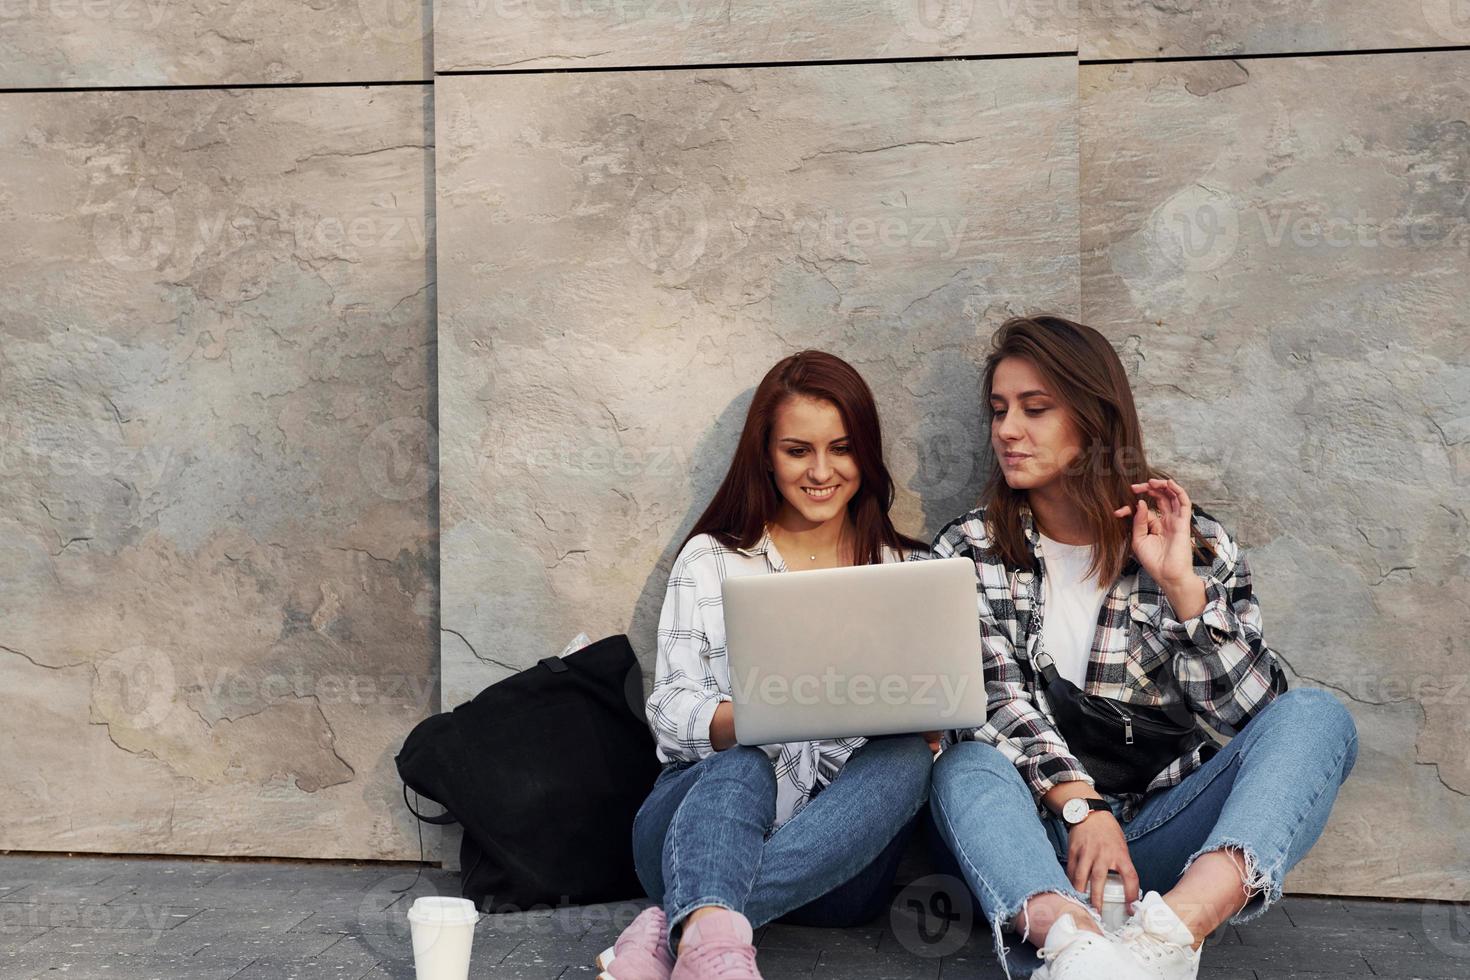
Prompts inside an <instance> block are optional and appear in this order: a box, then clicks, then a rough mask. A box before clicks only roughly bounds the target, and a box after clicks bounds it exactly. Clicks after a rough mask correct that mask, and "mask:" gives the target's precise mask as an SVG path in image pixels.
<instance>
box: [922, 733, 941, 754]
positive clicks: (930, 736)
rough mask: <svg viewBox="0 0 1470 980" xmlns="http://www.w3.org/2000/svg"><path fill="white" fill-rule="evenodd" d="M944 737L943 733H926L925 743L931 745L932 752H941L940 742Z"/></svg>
mask: <svg viewBox="0 0 1470 980" xmlns="http://www.w3.org/2000/svg"><path fill="white" fill-rule="evenodd" d="M943 737H944V733H943V732H925V733H924V741H926V742H928V743H929V751H930V752H938V751H939V740H940V739H941V738H943Z"/></svg>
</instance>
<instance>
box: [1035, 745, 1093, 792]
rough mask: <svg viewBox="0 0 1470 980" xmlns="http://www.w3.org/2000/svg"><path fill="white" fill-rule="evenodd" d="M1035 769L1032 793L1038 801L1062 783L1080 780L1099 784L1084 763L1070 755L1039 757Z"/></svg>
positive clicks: (1090, 783)
mask: <svg viewBox="0 0 1470 980" xmlns="http://www.w3.org/2000/svg"><path fill="white" fill-rule="evenodd" d="M1033 771H1034V773H1035V776H1034V778H1033V779H1032V781H1031V793H1032V795H1034V796H1035V797H1036V802H1037V803H1040V802H1041V798H1042V797H1043V796H1045V795H1046V794H1047V793H1049V792H1051V790H1053V789H1054V788H1056V787H1057V786H1060V785H1061V784H1062V783H1075V782H1079V781H1080V782H1084V783H1086V784H1087V785H1089V786H1092V787H1094V788H1096V786H1097V784H1096V783H1095V782H1094V781H1093V778H1092V777H1091V776H1090V775H1088V773H1087V770H1086V769H1083V768H1082V763H1080V762H1078V761H1077V760H1076V759H1073V758H1071V757H1070V756H1061V755H1048V756H1046V757H1045V758H1042V759H1038V760H1037V762H1036V766H1035V769H1034V770H1033Z"/></svg>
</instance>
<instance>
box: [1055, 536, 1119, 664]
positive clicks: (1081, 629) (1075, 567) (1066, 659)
mask: <svg viewBox="0 0 1470 980" xmlns="http://www.w3.org/2000/svg"><path fill="white" fill-rule="evenodd" d="M1041 550H1042V557H1043V558H1044V559H1045V560H1046V575H1045V577H1044V579H1043V582H1044V583H1045V589H1046V595H1045V603H1046V608H1045V611H1044V613H1043V615H1042V621H1041V643H1042V646H1043V647H1045V648H1046V652H1047V653H1049V654H1051V659H1052V662H1053V663H1055V664H1056V666H1057V673H1059V674H1061V675H1062V677H1064V678H1066V679H1067V680H1069V681H1071V682H1072V683H1073V684H1076V685H1077V686H1078V687H1079V688H1080V687H1082V686H1083V684H1084V682H1085V681H1086V680H1087V661H1088V659H1089V658H1090V657H1091V656H1092V638H1093V635H1094V634H1096V632H1097V616H1098V612H1099V611H1100V610H1101V609H1102V604H1103V599H1104V598H1106V597H1107V594H1108V590H1107V588H1106V587H1104V586H1103V585H1101V584H1100V583H1099V582H1098V580H1097V579H1096V578H1087V577H1086V575H1087V566H1088V565H1089V564H1090V563H1091V562H1092V545H1087V544H1083V545H1077V544H1062V543H1061V542H1060V541H1055V540H1053V539H1051V538H1049V537H1047V536H1046V535H1044V534H1043V535H1041Z"/></svg>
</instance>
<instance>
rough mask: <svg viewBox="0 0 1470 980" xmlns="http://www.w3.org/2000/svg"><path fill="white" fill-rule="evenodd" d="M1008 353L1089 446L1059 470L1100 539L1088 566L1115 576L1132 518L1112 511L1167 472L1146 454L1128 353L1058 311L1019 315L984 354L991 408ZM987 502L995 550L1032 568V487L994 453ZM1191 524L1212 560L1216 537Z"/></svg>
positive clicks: (1199, 547) (1198, 545)
mask: <svg viewBox="0 0 1470 980" xmlns="http://www.w3.org/2000/svg"><path fill="white" fill-rule="evenodd" d="M1007 357H1019V358H1023V359H1025V360H1027V361H1030V362H1031V363H1032V364H1033V365H1035V366H1036V370H1037V373H1039V374H1040V375H1041V376H1042V378H1043V379H1044V380H1045V381H1046V384H1047V387H1048V388H1049V389H1050V390H1051V392H1052V394H1053V395H1055V396H1056V398H1057V400H1058V401H1059V402H1060V403H1061V406H1062V410H1063V411H1064V412H1065V413H1066V416H1067V419H1068V421H1069V422H1070V423H1071V425H1072V428H1073V431H1074V432H1075V433H1076V434H1077V436H1078V439H1079V441H1080V442H1081V444H1082V452H1081V453H1080V454H1079V455H1078V456H1077V458H1076V459H1075V460H1074V461H1073V462H1072V463H1071V464H1069V465H1068V466H1067V468H1066V469H1065V470H1064V471H1063V473H1062V476H1061V479H1063V480H1064V481H1066V482H1065V486H1066V488H1067V493H1068V495H1069V496H1070V497H1071V498H1072V499H1073V500H1075V501H1076V502H1077V504H1078V506H1079V507H1080V508H1081V510H1082V517H1083V520H1084V522H1085V524H1086V527H1087V532H1088V536H1089V538H1090V539H1091V540H1092V542H1093V544H1094V545H1095V546H1096V548H1095V551H1094V553H1093V559H1092V566H1091V567H1090V568H1089V569H1088V571H1089V572H1090V573H1091V574H1094V575H1097V576H1098V579H1099V581H1101V582H1103V583H1104V584H1110V583H1112V582H1113V581H1115V580H1116V579H1117V578H1118V576H1119V575H1120V574H1122V571H1123V566H1124V565H1125V564H1127V561H1128V557H1129V553H1130V548H1131V546H1130V539H1131V537H1132V524H1131V523H1130V521H1131V518H1130V519H1123V518H1118V517H1114V516H1113V511H1114V510H1116V509H1117V508H1119V507H1122V506H1123V505H1124V504H1133V503H1135V502H1136V501H1137V500H1138V497H1137V495H1136V494H1134V493H1133V490H1132V489H1131V485H1132V484H1134V483H1142V482H1144V481H1145V480H1148V479H1149V478H1151V477H1158V478H1161V479H1166V480H1167V479H1169V474H1168V473H1166V472H1164V471H1163V470H1160V469H1156V468H1154V467H1152V466H1150V465H1149V464H1148V458H1147V456H1146V455H1145V454H1144V449H1143V432H1142V429H1141V427H1140V426H1139V424H1138V411H1137V409H1136V408H1134V405H1133V389H1132V388H1131V387H1130V386H1129V384H1128V375H1127V373H1126V372H1125V371H1124V370H1123V362H1122V361H1120V360H1119V359H1118V353H1117V351H1115V350H1113V345H1112V344H1111V343H1109V342H1108V339H1107V338H1106V337H1104V336H1103V335H1102V334H1101V333H1099V332H1098V331H1096V330H1094V329H1093V328H1091V327H1089V326H1085V325H1083V324H1081V323H1074V322H1073V321H1071V320H1068V319H1065V318H1064V317H1059V316H1049V315H1039V316H1028V317H1014V318H1012V319H1010V320H1007V321H1006V322H1005V323H1004V324H1002V325H1001V327H1000V329H999V330H997V331H996V333H995V336H994V337H993V338H992V340H991V350H990V354H989V355H988V356H987V357H986V358H985V377H984V380H983V381H982V382H981V392H980V398H981V403H982V404H983V405H984V406H985V410H986V411H987V412H989V410H990V392H991V385H992V384H993V382H994V380H995V369H996V367H997V366H998V365H999V364H1000V362H1001V361H1002V360H1004V359H1005V358H1007ZM981 502H982V503H983V504H984V506H985V523H986V530H987V533H988V534H989V536H990V539H991V541H992V542H994V545H993V550H994V552H995V553H996V554H997V555H998V556H999V557H1000V558H1001V560H1002V561H1004V562H1005V564H1006V565H1007V566H1008V567H1011V568H1027V569H1031V570H1033V571H1035V563H1034V562H1033V561H1032V558H1031V552H1030V549H1029V548H1028V547H1027V545H1026V537H1025V532H1024V531H1023V530H1022V528H1021V506H1022V505H1023V504H1024V503H1026V491H1025V490H1013V489H1011V486H1010V484H1008V483H1006V480H1005V476H1004V475H1003V474H1002V472H1001V468H1000V461H999V460H995V459H992V460H991V465H990V474H989V478H988V479H987V481H986V484H985V490H984V491H983V493H982V495H981ZM1191 531H1192V533H1193V537H1194V545H1195V560H1196V561H1197V562H1198V561H1201V560H1204V561H1206V562H1208V561H1209V560H1210V559H1213V557H1214V549H1213V548H1211V547H1210V545H1209V542H1208V541H1206V540H1205V539H1204V537H1203V536H1202V535H1200V533H1199V531H1198V529H1196V528H1193V527H1191Z"/></svg>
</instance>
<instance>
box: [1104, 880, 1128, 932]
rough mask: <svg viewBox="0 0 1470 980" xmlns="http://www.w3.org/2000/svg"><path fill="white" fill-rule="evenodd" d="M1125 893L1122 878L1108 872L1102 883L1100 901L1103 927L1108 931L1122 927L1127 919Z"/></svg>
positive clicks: (1114, 930)
mask: <svg viewBox="0 0 1470 980" xmlns="http://www.w3.org/2000/svg"><path fill="white" fill-rule="evenodd" d="M1126 894H1127V892H1126V890H1125V889H1124V888H1123V879H1122V878H1121V877H1119V876H1118V875H1116V874H1113V873H1111V872H1109V874H1108V880H1107V882H1106V883H1105V884H1104V885H1103V901H1102V920H1103V928H1104V929H1106V930H1108V931H1109V932H1116V931H1117V930H1119V929H1121V928H1123V924H1124V923H1125V922H1127V921H1128V905H1127V903H1126V899H1125V897H1126Z"/></svg>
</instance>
